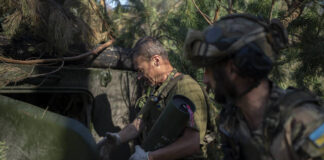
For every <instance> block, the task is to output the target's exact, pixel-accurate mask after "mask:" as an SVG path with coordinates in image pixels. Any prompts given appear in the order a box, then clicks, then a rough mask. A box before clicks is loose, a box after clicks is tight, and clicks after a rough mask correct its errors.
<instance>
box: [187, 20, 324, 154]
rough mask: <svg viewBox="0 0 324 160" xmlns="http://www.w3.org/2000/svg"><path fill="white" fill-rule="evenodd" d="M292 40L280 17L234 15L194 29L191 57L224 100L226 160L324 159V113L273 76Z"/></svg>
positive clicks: (311, 99) (222, 120)
mask: <svg viewBox="0 0 324 160" xmlns="http://www.w3.org/2000/svg"><path fill="white" fill-rule="evenodd" d="M286 44H287V33H286V30H285V29H284V28H283V27H282V25H281V24H280V23H279V22H278V21H271V23H270V24H269V23H265V22H264V21H261V20H259V19H258V18H256V17H254V16H250V15H243V14H237V15H230V16H227V17H224V18H222V19H221V20H219V21H218V22H216V23H215V24H214V25H212V26H210V27H208V28H207V29H205V30H204V31H203V32H200V31H193V30H190V31H189V32H188V34H187V38H186V41H185V47H184V49H185V56H186V57H187V58H188V59H189V60H190V61H191V62H192V63H193V64H194V65H196V66H199V67H204V68H205V75H204V82H205V83H206V84H207V85H209V86H210V87H211V88H212V89H213V91H214V94H215V100H216V101H217V102H219V103H222V104H224V106H223V109H222V112H221V113H220V122H219V126H218V128H219V131H220V133H221V134H222V137H223V138H222V141H223V142H222V149H223V152H224V159H244V160H270V159H273V160H293V159H294V160H295V159H301V160H306V159H321V158H323V155H324V154H323V153H324V147H323V146H324V140H323V139H324V112H323V110H322V109H321V107H320V104H319V100H318V99H317V98H316V97H315V96H313V95H312V94H310V93H308V92H305V91H302V90H299V89H293V88H289V89H286V90H283V89H281V88H279V87H278V86H276V85H275V84H274V83H273V82H271V81H270V80H269V79H268V78H267V76H268V74H269V72H270V71H271V69H272V66H273V60H274V59H275V55H276V54H277V53H278V50H279V49H281V48H283V47H284V46H285V45H286Z"/></svg>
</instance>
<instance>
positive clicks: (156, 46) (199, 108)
mask: <svg viewBox="0 0 324 160" xmlns="http://www.w3.org/2000/svg"><path fill="white" fill-rule="evenodd" d="M133 51H134V52H133V61H134V65H135V67H136V69H137V70H138V76H139V77H138V78H142V77H144V78H146V79H147V80H148V81H149V82H150V84H151V85H152V87H151V91H150V92H149V93H148V96H147V97H145V96H144V97H142V98H140V100H139V101H138V103H137V104H143V105H144V104H147V103H148V102H147V99H148V98H150V97H151V96H152V97H154V98H156V103H155V104H154V105H152V106H149V108H150V110H149V111H147V110H144V109H142V110H141V111H140V112H139V114H138V116H137V118H136V119H135V120H134V121H133V122H132V123H131V124H129V125H128V126H127V127H125V128H124V129H122V130H121V131H120V132H118V133H107V137H106V138H105V139H104V140H103V141H102V142H100V144H114V145H118V144H120V143H124V142H127V141H129V140H132V139H134V138H136V137H139V136H141V137H142V139H143V140H145V138H146V136H147V135H148V133H149V131H150V129H151V128H152V126H153V125H154V124H155V122H156V120H157V119H158V117H159V115H160V114H161V113H162V111H163V110H164V108H165V107H166V105H167V104H168V102H169V101H170V100H171V98H172V97H173V95H183V96H185V97H187V98H189V99H190V100H191V101H192V102H193V104H194V105H195V108H196V109H195V112H194V113H193V122H194V123H190V122H188V124H187V125H186V126H184V127H185V129H184V131H183V133H182V134H181V136H180V137H178V138H177V139H176V140H175V141H174V142H172V143H171V144H169V145H167V146H163V147H162V148H160V149H157V150H150V151H144V149H143V148H142V147H141V146H135V153H134V154H133V155H132V156H131V157H130V159H131V160H148V159H150V160H152V159H163V160H167V159H179V158H184V157H186V158H188V159H190V158H191V159H193V157H194V159H204V157H205V156H206V155H204V154H203V153H202V151H201V148H203V147H204V145H205V144H206V143H205V141H204V137H205V135H206V130H207V129H206V128H207V117H208V116H207V103H206V99H205V96H204V93H203V90H202V88H201V87H200V85H199V84H198V83H197V82H196V81H195V80H193V79H192V78H191V77H190V76H189V75H183V74H181V73H179V72H177V70H176V69H175V68H173V67H172V65H171V64H170V62H169V60H168V55H167V52H166V51H165V50H164V48H163V46H162V45H161V44H160V43H159V42H158V41H157V40H155V39H154V38H152V37H144V38H142V39H141V40H139V41H138V42H137V43H136V45H135V47H134V49H133ZM171 83H172V84H173V85H171ZM166 90H167V92H166ZM176 118H177V117H169V118H168V119H169V120H170V122H171V123H172V121H176V120H177V119H176ZM165 129H167V128H165ZM100 146H103V147H102V148H101V150H103V149H104V148H105V145H100Z"/></svg>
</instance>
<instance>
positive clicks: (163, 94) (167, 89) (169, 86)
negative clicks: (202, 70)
mask: <svg viewBox="0 0 324 160" xmlns="http://www.w3.org/2000/svg"><path fill="white" fill-rule="evenodd" d="M181 79H183V74H180V75H179V76H177V77H175V78H173V79H171V80H170V81H169V83H168V84H167V85H166V86H165V87H164V88H163V89H162V91H161V92H160V93H159V95H158V98H159V100H160V99H164V98H166V97H167V96H168V94H169V92H170V91H171V89H172V88H174V87H175V85H176V84H177V83H178V81H179V80H181Z"/></svg>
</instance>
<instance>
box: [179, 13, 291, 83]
mask: <svg viewBox="0 0 324 160" xmlns="http://www.w3.org/2000/svg"><path fill="white" fill-rule="evenodd" d="M287 42H288V39H287V31H286V30H285V29H284V27H283V26H282V25H281V23H280V21H278V20H272V21H271V22H270V23H266V22H265V21H263V20H260V18H257V17H255V16H252V15H247V14H234V15H229V16H226V17H223V18H222V19H220V20H219V21H217V22H216V23H214V24H213V25H212V26H209V27H207V28H206V29H205V30H204V31H203V32H200V31H195V30H189V32H188V33H187V37H186V40H185V46H184V53H185V56H186V58H187V59H189V60H190V61H191V62H192V63H193V64H194V65H196V66H198V67H206V66H211V65H214V64H215V63H217V62H219V61H222V60H224V59H226V58H233V62H234V64H235V65H236V66H237V68H238V69H239V71H240V73H241V75H243V76H250V77H254V78H256V79H259V78H263V77H265V76H266V75H268V73H269V72H270V71H271V69H272V66H273V63H272V61H273V60H274V59H275V57H276V55H277V53H278V51H279V49H281V48H284V47H285V46H286V44H287Z"/></svg>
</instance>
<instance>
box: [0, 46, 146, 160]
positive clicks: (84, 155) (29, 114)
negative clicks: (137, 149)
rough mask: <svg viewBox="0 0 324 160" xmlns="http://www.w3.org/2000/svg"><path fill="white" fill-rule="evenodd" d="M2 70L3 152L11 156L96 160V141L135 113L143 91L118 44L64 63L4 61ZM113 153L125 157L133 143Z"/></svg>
mask: <svg viewBox="0 0 324 160" xmlns="http://www.w3.org/2000/svg"><path fill="white" fill-rule="evenodd" d="M111 57H113V58H111ZM63 64H64V65H63ZM0 75H1V77H2V78H0V80H1V81H0V82H1V83H0V128H1V132H0V142H1V143H0V147H2V149H0V157H2V158H4V159H10V160H11V159H28V160H29V159H33V160H34V159H50V160H57V159H60V160H61V159H69V160H71V159H98V158H99V153H98V150H97V148H96V141H98V138H99V137H100V136H103V135H104V133H105V132H107V131H112V132H115V131H118V130H120V129H121V128H123V127H124V126H125V125H126V124H128V123H129V121H130V120H132V119H133V118H134V117H135V108H134V105H135V101H136V99H137V98H138V97H139V95H140V92H141V89H140V85H139V82H138V81H137V79H136V73H135V72H134V71H133V69H132V64H131V59H130V56H128V54H127V52H126V51H125V50H121V49H116V48H109V49H106V50H105V51H103V52H102V53H101V54H100V55H99V56H90V57H87V58H85V59H82V60H81V61H77V62H70V63H67V62H65V63H64V62H62V65H60V64H59V65H25V64H8V63H0ZM121 152H122V154H120V153H121ZM112 153H113V154H111V159H127V158H128V156H129V154H130V146H129V145H128V144H125V145H122V146H121V147H119V148H117V149H116V150H114V151H113V152H112ZM1 154H2V155H1Z"/></svg>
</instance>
